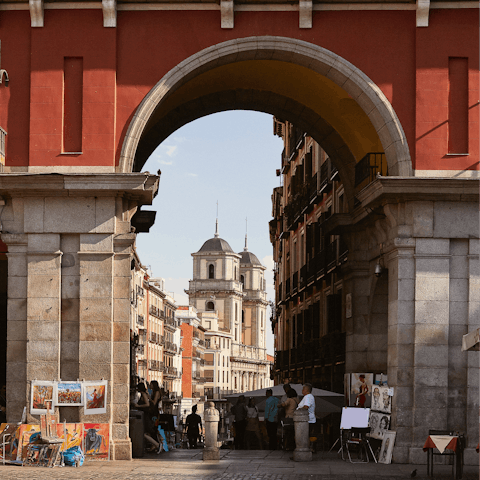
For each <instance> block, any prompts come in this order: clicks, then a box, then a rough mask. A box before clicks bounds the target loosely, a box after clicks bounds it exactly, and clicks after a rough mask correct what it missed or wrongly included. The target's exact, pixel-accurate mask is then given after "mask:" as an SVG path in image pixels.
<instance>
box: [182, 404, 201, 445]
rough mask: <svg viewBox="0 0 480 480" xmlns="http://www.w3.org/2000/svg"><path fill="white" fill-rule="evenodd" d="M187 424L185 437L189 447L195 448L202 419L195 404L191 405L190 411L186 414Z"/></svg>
mask: <svg viewBox="0 0 480 480" xmlns="http://www.w3.org/2000/svg"><path fill="white" fill-rule="evenodd" d="M185 423H186V425H187V438H188V444H189V445H190V448H197V440H198V437H199V435H200V430H201V429H202V419H201V417H200V415H198V414H197V406H196V405H194V406H193V407H192V413H191V414H190V415H188V416H187V420H186V422H185Z"/></svg>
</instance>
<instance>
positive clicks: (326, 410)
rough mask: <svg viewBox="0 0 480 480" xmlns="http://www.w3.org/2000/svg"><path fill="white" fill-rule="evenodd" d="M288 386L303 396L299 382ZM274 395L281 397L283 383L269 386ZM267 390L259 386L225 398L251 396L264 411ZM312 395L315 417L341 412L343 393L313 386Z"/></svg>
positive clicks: (234, 401)
mask: <svg viewBox="0 0 480 480" xmlns="http://www.w3.org/2000/svg"><path fill="white" fill-rule="evenodd" d="M290 386H291V387H292V388H293V389H294V390H295V391H296V392H297V395H298V397H299V398H300V399H302V398H303V395H302V387H303V385H302V384H300V383H291V384H290ZM270 388H271V389H272V393H273V396H274V397H277V398H279V399H280V398H281V397H283V395H285V390H284V389H283V385H275V386H273V387H270ZM267 390H268V388H260V389H258V390H250V391H248V392H239V393H233V394H231V395H226V397H225V398H226V399H227V400H228V401H229V402H230V403H233V404H234V403H236V402H237V400H238V398H239V397H240V395H244V396H245V398H246V399H247V402H248V399H249V398H250V397H253V398H254V399H255V404H256V406H257V407H258V410H259V411H260V412H264V411H265V401H266V399H267ZM312 395H313V396H314V397H315V415H316V417H317V418H323V417H325V416H326V415H328V414H330V413H334V412H341V411H342V407H343V403H344V400H343V394H341V393H335V392H330V391H328V390H322V389H320V388H314V389H313V390H312Z"/></svg>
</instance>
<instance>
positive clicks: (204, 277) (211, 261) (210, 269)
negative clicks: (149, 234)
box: [186, 221, 243, 342]
mask: <svg viewBox="0 0 480 480" xmlns="http://www.w3.org/2000/svg"><path fill="white" fill-rule="evenodd" d="M192 257H193V280H190V282H189V289H188V291H187V292H186V293H187V294H188V296H189V303H190V305H192V306H194V307H195V308H196V309H197V310H198V311H199V312H204V311H207V312H208V311H212V312H213V311H215V312H217V315H218V323H219V327H220V328H222V329H224V331H227V332H229V333H231V335H232V339H233V341H234V342H238V341H241V333H242V330H241V312H242V298H243V293H242V284H241V283H240V255H237V254H236V253H235V252H234V251H233V250H232V248H231V247H230V245H229V244H228V242H226V241H225V240H223V238H220V237H219V235H218V221H217V223H216V227H215V236H214V237H213V238H210V239H209V240H207V241H206V242H205V243H204V244H203V245H202V248H200V250H199V251H198V252H196V253H192Z"/></svg>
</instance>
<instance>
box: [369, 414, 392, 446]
mask: <svg viewBox="0 0 480 480" xmlns="http://www.w3.org/2000/svg"><path fill="white" fill-rule="evenodd" d="M369 426H370V436H371V437H372V438H378V439H379V440H382V439H383V437H384V435H385V432H386V431H387V430H388V429H389V427H390V415H387V414H385V413H380V412H373V411H370V421H369Z"/></svg>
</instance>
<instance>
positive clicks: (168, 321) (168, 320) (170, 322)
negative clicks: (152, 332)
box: [163, 316, 177, 330]
mask: <svg viewBox="0 0 480 480" xmlns="http://www.w3.org/2000/svg"><path fill="white" fill-rule="evenodd" d="M163 326H164V327H168V328H169V329H171V330H172V329H173V330H175V329H176V328H177V322H176V320H175V319H174V318H172V317H166V316H165V317H164V318H163Z"/></svg>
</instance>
